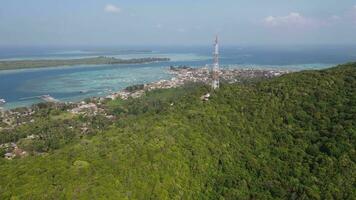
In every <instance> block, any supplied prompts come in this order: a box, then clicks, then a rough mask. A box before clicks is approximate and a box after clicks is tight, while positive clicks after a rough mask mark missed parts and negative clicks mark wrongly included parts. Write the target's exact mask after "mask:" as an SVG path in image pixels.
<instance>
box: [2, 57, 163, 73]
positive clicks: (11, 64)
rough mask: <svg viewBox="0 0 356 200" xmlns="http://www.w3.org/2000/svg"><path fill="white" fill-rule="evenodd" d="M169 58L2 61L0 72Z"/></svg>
mask: <svg viewBox="0 0 356 200" xmlns="http://www.w3.org/2000/svg"><path fill="white" fill-rule="evenodd" d="M169 60H170V59H169V58H154V57H153V58H133V59H118V58H114V57H104V56H99V57H94V58H80V59H60V60H9V61H0V70H10V69H27V68H43V67H58V66H73V65H101V64H142V63H150V62H162V61H169Z"/></svg>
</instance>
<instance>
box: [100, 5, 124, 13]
mask: <svg viewBox="0 0 356 200" xmlns="http://www.w3.org/2000/svg"><path fill="white" fill-rule="evenodd" d="M104 10H105V11H106V12H109V13H119V12H121V8H119V7H117V6H115V5H112V4H107V5H106V6H105V8H104Z"/></svg>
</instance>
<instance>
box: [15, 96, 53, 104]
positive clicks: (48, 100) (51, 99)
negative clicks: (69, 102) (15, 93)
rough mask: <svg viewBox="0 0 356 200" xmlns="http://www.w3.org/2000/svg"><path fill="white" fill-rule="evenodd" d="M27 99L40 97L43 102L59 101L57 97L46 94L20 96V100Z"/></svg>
mask: <svg viewBox="0 0 356 200" xmlns="http://www.w3.org/2000/svg"><path fill="white" fill-rule="evenodd" d="M28 99H41V100H43V101H45V102H50V103H57V102H60V101H59V100H58V99H55V98H53V97H52V96H50V95H48V94H46V95H41V96H33V97H25V98H20V100H28Z"/></svg>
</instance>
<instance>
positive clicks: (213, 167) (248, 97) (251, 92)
mask: <svg viewBox="0 0 356 200" xmlns="http://www.w3.org/2000/svg"><path fill="white" fill-rule="evenodd" d="M208 92H210V93H211V97H210V99H209V100H208V101H202V100H201V99H200V97H201V96H202V95H204V94H206V93H208ZM104 106H105V107H106V109H107V110H109V112H110V114H112V115H113V116H115V120H114V121H113V122H110V121H108V120H107V119H106V118H105V117H103V116H100V115H99V116H95V117H88V116H71V115H69V114H68V113H66V111H65V109H63V110H58V108H53V107H46V106H43V108H41V109H40V110H41V112H40V113H39V114H38V115H37V116H36V122H35V123H34V124H32V125H24V126H21V127H18V128H16V129H15V130H13V131H9V132H5V131H3V132H0V141H1V143H4V142H11V141H13V142H17V144H18V145H19V146H20V147H21V148H23V149H25V150H26V151H28V152H32V153H31V154H30V155H29V156H27V157H24V158H17V159H13V160H6V159H4V158H0V199H26V200H31V199H33V200H40V199H113V200H118V199H143V200H146V199H169V200H171V199H220V200H224V199H226V200H228V199H355V197H356V165H355V162H356V151H355V147H356V63H350V64H345V65H340V66H336V67H334V68H330V69H325V70H319V71H318V70H310V71H301V72H295V73H290V74H287V75H283V76H281V77H278V78H273V79H267V80H250V81H244V82H243V83H235V84H222V85H221V88H220V89H219V90H216V91H210V87H209V86H206V85H202V84H187V85H185V86H184V87H181V88H175V89H163V90H154V91H150V92H147V93H146V94H145V95H144V96H143V97H141V98H138V99H129V100H125V101H123V100H113V101H107V102H106V103H105V105H104ZM83 123H87V124H90V128H89V131H88V132H87V133H85V134H83V133H82V132H81V131H79V130H80V127H81V124H83ZM29 135H37V136H38V137H37V138H35V139H32V140H28V139H26V137H27V136H29Z"/></svg>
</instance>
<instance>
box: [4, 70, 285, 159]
mask: <svg viewBox="0 0 356 200" xmlns="http://www.w3.org/2000/svg"><path fill="white" fill-rule="evenodd" d="M168 72H169V73H171V74H172V75H173V77H172V78H171V79H170V80H160V81H157V82H153V83H148V84H142V85H135V86H131V87H128V88H126V89H124V90H122V91H119V92H115V93H112V94H110V95H108V96H106V97H93V98H91V99H90V100H89V101H82V102H77V103H68V102H66V103H62V102H51V103H47V104H50V105H51V106H54V107H55V108H56V109H63V108H66V109H67V112H68V113H69V114H71V115H83V116H96V115H102V116H104V117H105V118H106V119H107V120H109V121H113V120H114V119H115V117H114V116H112V115H110V114H108V113H107V111H106V110H105V107H103V106H102V104H103V102H105V101H110V100H115V99H123V100H127V99H129V98H139V97H141V96H142V95H144V94H145V92H147V91H151V90H156V89H167V88H176V87H180V86H183V85H184V84H186V83H192V82H193V83H204V84H210V83H211V71H210V70H209V68H208V67H203V68H191V67H187V66H178V67H174V66H171V67H170V68H169V71H168ZM286 73H289V71H286V70H262V69H261V70H257V69H222V70H220V71H219V76H220V79H221V80H222V81H224V82H226V83H236V82H239V81H242V80H246V79H254V78H259V79H264V78H272V77H277V76H281V75H283V74H286ZM202 95H203V96H202V97H201V99H202V101H208V100H209V97H210V94H202ZM44 104H46V103H44ZM40 109H41V108H40V106H38V105H33V106H32V107H25V108H17V109H13V110H5V109H3V108H1V109H0V131H2V130H11V129H15V128H16V127H19V126H22V125H26V124H31V123H34V122H35V117H34V116H35V115H36V113H37V112H39V111H40ZM89 126H90V125H89V124H87V123H83V124H82V125H80V126H79V127H76V128H78V129H80V131H81V132H82V133H83V134H85V133H86V132H88V130H89ZM69 128H73V127H69ZM36 137H39V136H37V135H33V134H31V133H29V134H28V136H27V138H26V139H27V140H32V139H35V138H36ZM0 149H2V150H3V151H5V152H6V153H5V154H4V156H5V158H6V159H13V158H15V157H24V156H26V155H27V152H26V151H23V150H22V149H21V148H19V147H18V146H17V144H16V143H15V142H10V143H4V144H0Z"/></svg>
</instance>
